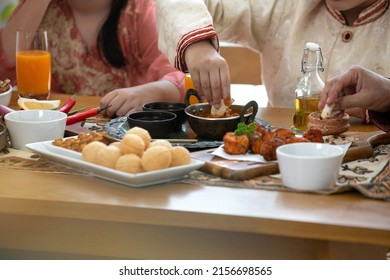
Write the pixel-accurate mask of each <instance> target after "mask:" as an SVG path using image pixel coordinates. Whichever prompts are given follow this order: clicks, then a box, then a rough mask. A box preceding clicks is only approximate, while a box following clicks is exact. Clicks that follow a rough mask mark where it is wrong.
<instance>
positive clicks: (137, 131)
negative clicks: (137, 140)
mask: <svg viewBox="0 0 390 280" xmlns="http://www.w3.org/2000/svg"><path fill="white" fill-rule="evenodd" d="M126 134H136V135H138V136H139V137H141V138H142V140H143V141H144V144H145V149H147V148H148V146H149V144H150V141H151V140H152V138H151V136H150V134H149V132H148V131H147V130H146V129H143V128H142V127H138V126H135V127H132V128H130V129H129V130H128V131H126Z"/></svg>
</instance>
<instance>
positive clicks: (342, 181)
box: [180, 145, 390, 201]
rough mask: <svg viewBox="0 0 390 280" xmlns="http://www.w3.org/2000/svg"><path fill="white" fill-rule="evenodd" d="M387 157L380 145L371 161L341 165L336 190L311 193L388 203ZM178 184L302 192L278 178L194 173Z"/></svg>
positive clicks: (388, 147) (389, 148) (388, 149)
mask: <svg viewBox="0 0 390 280" xmlns="http://www.w3.org/2000/svg"><path fill="white" fill-rule="evenodd" d="M389 153H390V145H380V146H377V147H376V148H375V149H374V153H373V156H372V157H371V158H368V159H362V160H356V161H352V162H348V163H344V164H342V166H341V168H340V173H339V178H338V182H337V185H336V186H334V187H333V188H332V189H329V190H320V191H313V192H312V193H317V194H334V193H341V192H347V191H353V190H357V191H359V192H360V193H361V194H363V195H364V196H366V197H369V198H373V199H382V200H386V201H390V170H389V169H390V167H389ZM180 182H183V183H192V184H202V185H210V186H220V187H232V188H249V189H263V190H275V191H290V192H303V191H300V190H295V189H291V188H288V187H285V186H284V185H283V183H282V180H281V178H280V175H279V174H276V175H271V176H261V177H257V178H253V179H250V180H244V181H236V180H228V179H224V178H220V177H217V176H214V175H210V174H207V173H205V172H202V171H194V172H191V173H190V174H188V175H187V176H185V177H184V178H183V179H182V180H180Z"/></svg>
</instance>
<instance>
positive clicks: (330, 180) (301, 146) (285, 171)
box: [276, 142, 344, 191]
mask: <svg viewBox="0 0 390 280" xmlns="http://www.w3.org/2000/svg"><path fill="white" fill-rule="evenodd" d="M276 155H277V158H278V164H279V170H280V175H281V176H282V181H283V184H284V185H285V186H286V187H290V188H294V189H299V190H305V191H313V190H321V189H329V188H331V187H333V186H335V184H336V180H337V176H338V173H339V170H340V166H341V163H342V159H343V156H344V151H343V149H342V148H340V147H338V146H336V145H331V144H322V143H312V142H309V143H294V144H287V145H283V146H279V147H278V148H277V149H276Z"/></svg>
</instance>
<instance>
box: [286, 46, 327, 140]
mask: <svg viewBox="0 0 390 280" xmlns="http://www.w3.org/2000/svg"><path fill="white" fill-rule="evenodd" d="M323 63H324V61H323V57H322V52H321V48H320V46H319V45H318V44H316V43H306V47H305V49H304V51H303V56H302V62H301V72H302V73H303V78H302V79H301V81H300V82H299V83H298V85H297V88H296V89H295V114H294V117H293V127H292V129H291V130H292V131H293V132H294V133H303V132H304V131H305V130H306V129H307V123H308V116H309V114H310V113H311V112H315V111H318V101H319V97H320V93H321V91H322V89H323V88H324V81H323V80H322V79H321V77H320V73H319V72H323V71H324V68H323Z"/></svg>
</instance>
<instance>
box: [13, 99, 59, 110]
mask: <svg viewBox="0 0 390 280" xmlns="http://www.w3.org/2000/svg"><path fill="white" fill-rule="evenodd" d="M60 104H61V100H37V99H30V98H23V97H19V99H18V106H19V108H20V109H23V110H51V109H57V108H58V107H59V106H60Z"/></svg>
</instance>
